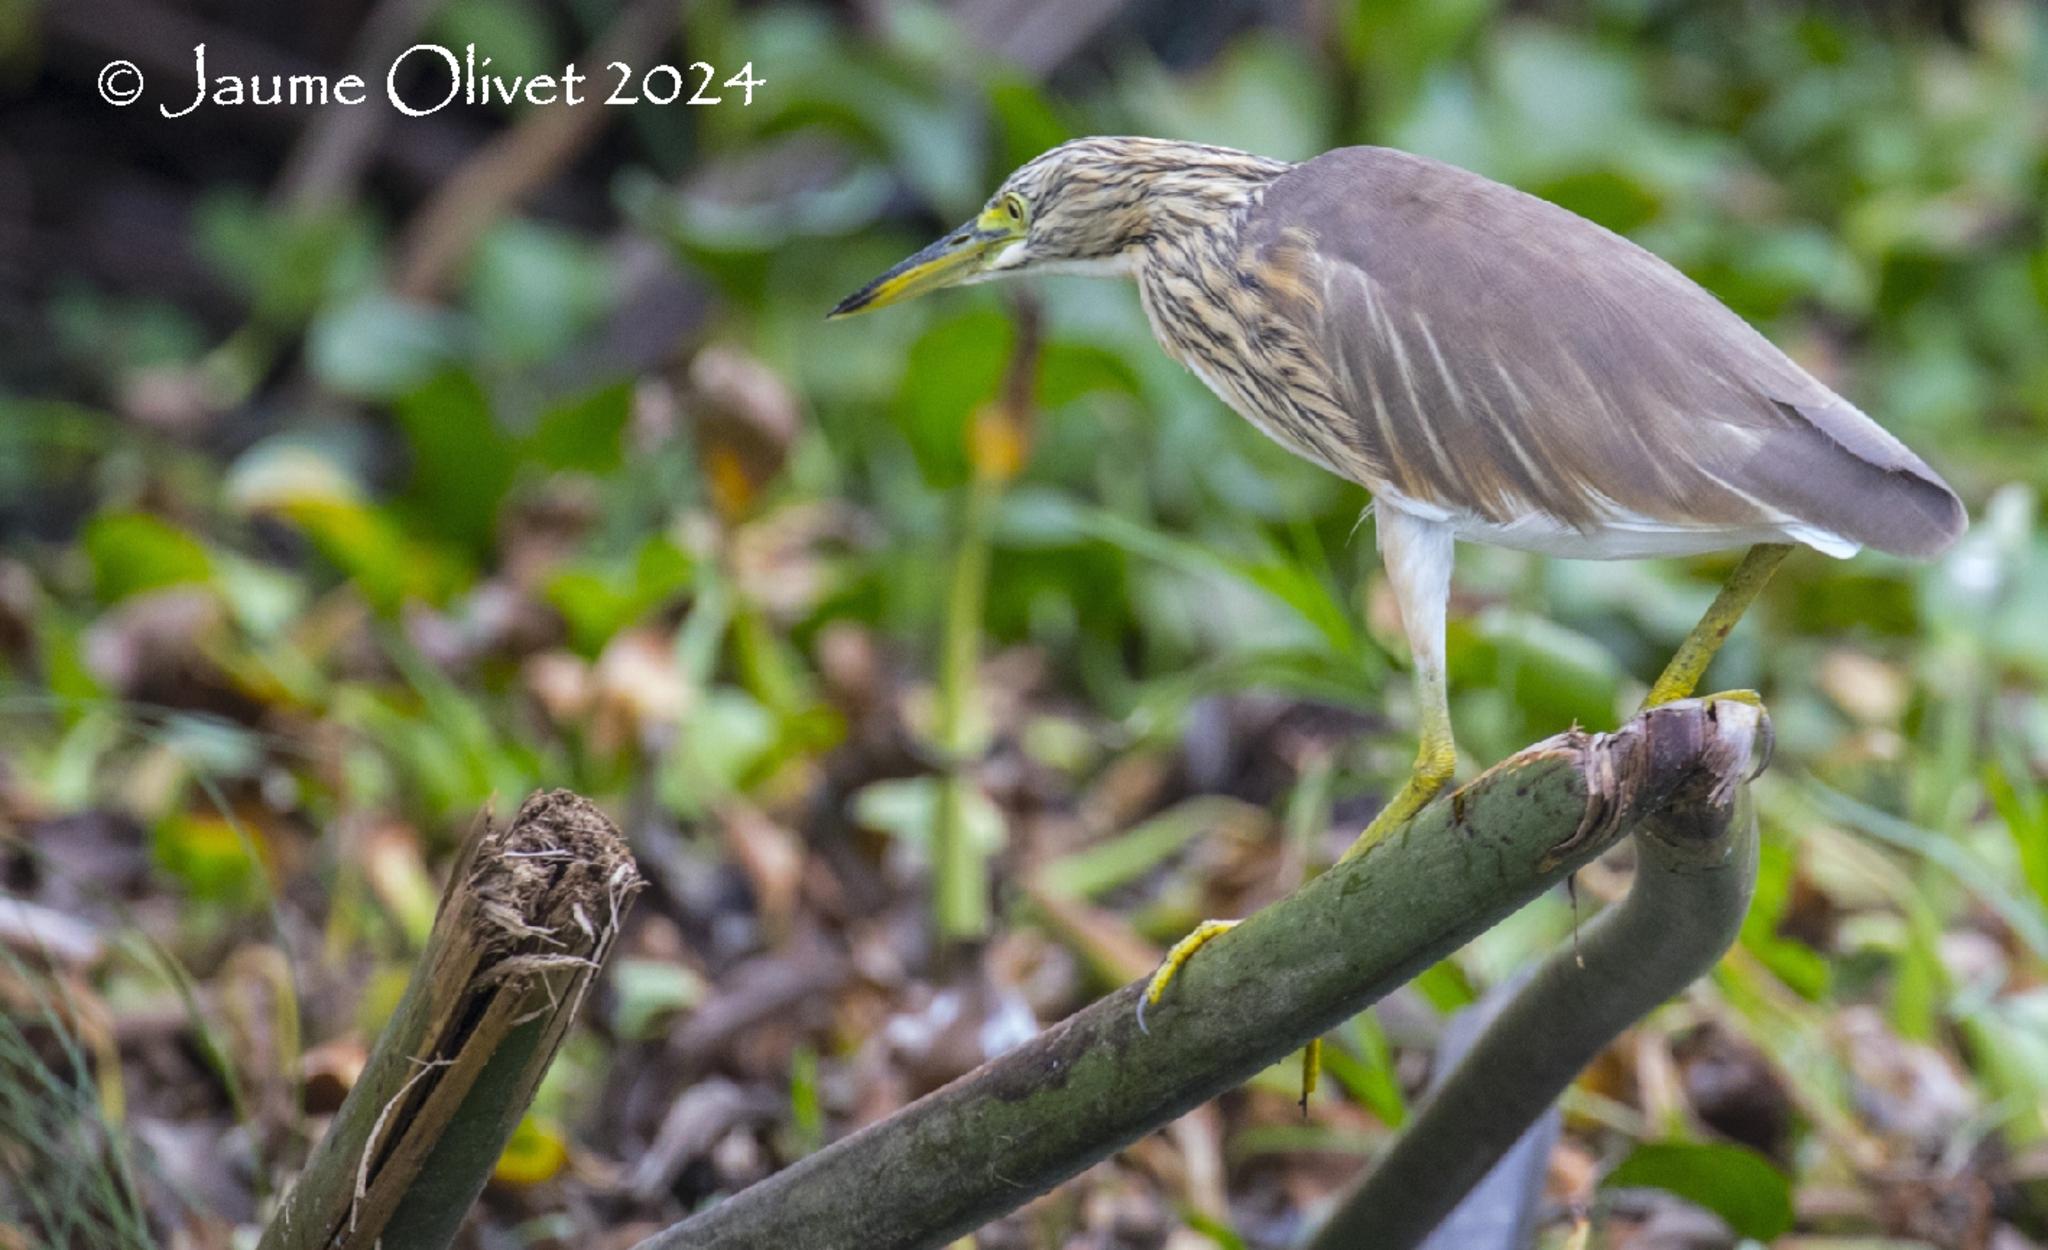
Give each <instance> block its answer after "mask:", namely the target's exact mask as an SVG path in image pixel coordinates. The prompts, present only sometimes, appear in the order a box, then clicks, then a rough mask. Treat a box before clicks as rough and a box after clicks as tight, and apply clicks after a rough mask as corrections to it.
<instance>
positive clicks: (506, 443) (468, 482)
mask: <svg viewBox="0 0 2048 1250" xmlns="http://www.w3.org/2000/svg"><path fill="white" fill-rule="evenodd" d="M397 411H398V421H399V425H400V426H402V427H403V428H404V430H405V439H406V443H407V445H408V446H409V447H410V449H411V451H412V480H411V484H410V490H409V492H408V493H409V496H410V502H411V504H412V507H413V510H414V511H415V512H416V513H417V514H418V517H419V519H420V520H422V521H425V522H426V523H427V524H428V526H429V527H430V528H431V529H432V530H434V531H435V532H436V533H438V534H440V535H441V536H443V537H445V538H448V539H451V540H452V541H454V542H457V543H460V544H462V545H464V546H466V547H468V548H469V549H470V551H471V553H472V554H474V555H478V556H481V555H482V554H483V553H484V552H486V551H487V550H488V549H489V547H490V542H491V533H492V531H493V530H494V529H495V528H496V526H497V520H498V505H499V504H500V503H502V502H503V501H504V498H505V492H506V491H507V490H508V489H510V487H511V485H512V474H513V470H514V469H515V468H516V467H517V465H518V455H519V453H518V450H517V448H516V447H515V446H514V444H513V442H512V440H511V439H510V438H509V437H508V436H507V435H506V434H505V432H504V431H502V430H500V429H499V428H498V423H497V421H496V420H495V419H494V418H493V417H492V416H491V405H490V401H489V400H488V399H487V398H485V396H484V392H483V388H482V387H480V386H478V385H477V383H476V381H475V380H474V379H473V378H470V377H469V376H468V375H466V374H460V373H445V374H442V375H441V376H440V377H438V378H435V379H434V380H433V381H432V382H429V383H427V384H426V385H425V386H423V387H421V388H419V389H418V390H416V391H414V392H413V393H412V394H410V395H408V396H406V397H405V399H404V400H402V401H400V403H399V405H398V409H397Z"/></svg>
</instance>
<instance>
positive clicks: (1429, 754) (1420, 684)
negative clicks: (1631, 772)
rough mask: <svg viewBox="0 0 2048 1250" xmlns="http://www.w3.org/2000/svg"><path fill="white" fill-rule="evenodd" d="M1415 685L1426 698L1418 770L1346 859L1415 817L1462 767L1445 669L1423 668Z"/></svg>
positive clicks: (1373, 844) (1382, 811)
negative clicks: (1454, 734)
mask: <svg viewBox="0 0 2048 1250" xmlns="http://www.w3.org/2000/svg"><path fill="white" fill-rule="evenodd" d="M1415 689H1416V693H1417V695H1419V696H1420V697H1421V699H1422V749H1421V750H1419V751H1417V752H1416V754H1415V771H1414V772H1412V773H1409V774H1408V780H1407V781H1406V782H1404V783H1402V786H1401V788H1400V789H1399V790H1397V791H1395V793H1394V797H1393V798H1391V799H1389V800H1387V805H1386V806H1385V807H1382V808H1381V809H1380V810H1379V814H1378V815H1377V816H1374V817H1373V818H1372V823H1371V824H1369V825H1367V826H1366V827H1365V832H1364V833H1361V834H1359V835H1358V838H1357V840H1356V841H1354V842H1353V843H1352V844H1351V846H1350V849H1348V850H1346V851H1345V852H1344V855H1343V858H1342V859H1340V860H1338V861H1337V862H1339V863H1344V862H1346V861H1348V860H1352V859H1356V858H1357V857H1358V856H1360V855H1363V854H1365V853H1366V852H1367V851H1369V850H1371V849H1372V848H1373V847H1375V846H1378V845H1379V844H1380V842H1381V841H1383V840H1384V839H1385V838H1386V836H1387V835H1388V834H1390V833H1392V832H1393V831H1394V830H1396V829H1399V828H1400V827H1401V826H1403V825H1405V824H1407V823H1408V822H1409V821H1411V820H1413V819H1414V818H1415V816H1416V815H1417V813H1419V812H1421V811H1422V809H1423V808H1425V807H1428V806H1429V801H1430V800H1431V799H1433V798H1435V797H1436V796H1437V793H1438V792H1439V791H1441V790H1442V789H1443V788H1444V785H1445V783H1447V782H1449V781H1450V779H1451V774H1452V773H1453V772H1455V771H1456V770H1457V767H1458V747H1457V743H1456V742H1455V741H1453V740H1452V738H1451V708H1450V703H1449V695H1448V694H1447V693H1446V692H1445V690H1444V675H1443V671H1442V670H1441V669H1423V670H1420V671H1418V672H1417V673H1416V675H1415Z"/></svg>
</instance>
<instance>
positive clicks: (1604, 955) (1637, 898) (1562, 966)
mask: <svg viewBox="0 0 2048 1250" xmlns="http://www.w3.org/2000/svg"><path fill="white" fill-rule="evenodd" d="M1712 706H1713V707H1714V708H1716V709H1717V710H1718V711H1719V713H1720V714H1721V716H1722V718H1723V725H1724V727H1727V726H1730V725H1732V724H1734V723H1735V722H1737V721H1738V720H1739V721H1740V722H1741V726H1742V727H1741V728H1740V729H1739V730H1737V731H1736V732H1737V735H1738V736H1743V737H1746V736H1747V735H1748V734H1749V733H1750V732H1752V730H1753V728H1754V726H1755V725H1756V723H1757V717H1758V715H1759V713H1758V712H1757V711H1756V710H1755V709H1753V708H1749V707H1748V706H1747V705H1744V704H1739V703H1718V704H1714V705H1712ZM1747 754H1748V753H1747V751H1746V750H1745V751H1744V752H1743V758H1744V759H1746V758H1747ZM1727 791H1728V792H1727V794H1725V795H1721V794H1704V795H1702V796H1701V798H1700V801H1698V802H1691V803H1674V804H1670V805H1667V806H1665V807H1664V808H1662V809H1661V810H1659V811H1656V812H1653V813H1650V814H1648V815H1646V816H1645V818H1644V819H1643V820H1642V822H1641V823H1640V824H1639V825H1638V826H1637V827H1636V830H1635V851H1636V876H1635V883H1634V884H1633V885H1632V886H1630V887H1629V892H1628V897H1627V899H1625V900H1624V901H1623V902H1622V903H1621V904H1619V905H1618V906H1616V907H1613V908H1611V909H1609V910H1608V911H1606V912H1603V913H1601V915H1600V916H1599V917H1598V918H1597V919H1595V920H1594V921H1593V923H1592V924H1590V925H1588V926H1587V927H1586V932H1585V935H1584V937H1583V939H1582V940H1581V941H1580V942H1578V943H1577V944H1576V948H1575V949H1574V948H1567V949H1564V950H1560V951H1557V952H1556V953H1554V954H1553V955H1551V957H1550V958H1549V959H1548V960H1546V961H1545V962H1544V964H1543V966H1542V967H1541V968H1540V969H1538V970H1537V972H1536V974H1535V976H1533V977H1532V978H1530V980H1529V982H1528V984H1526V985H1524V986H1523V987H1522V988H1521V990H1520V991H1518V992H1517V993H1516V994H1515V996H1514V998H1513V1000H1511V1001H1510V1002H1509V1003H1508V1004H1507V1005H1506V1006H1505V1007H1504V1008H1502V1010H1501V1012H1500V1014H1499V1015H1498V1016H1496V1017H1495V1018H1494V1019H1493V1021H1492V1022H1491V1023H1489V1024H1488V1025H1487V1026H1486V1031H1485V1033H1484V1034H1482V1035H1481V1036H1480V1038H1479V1040H1478V1042H1477V1043H1475V1044H1474V1045H1473V1047H1472V1049H1471V1050H1469V1051H1467V1052H1466V1053H1465V1055H1464V1057H1463V1058H1462V1059H1460V1060H1459V1061H1458V1065H1457V1067H1456V1068H1455V1069H1453V1070H1452V1072H1451V1073H1450V1075H1449V1076H1448V1077H1447V1078H1446V1079H1445V1080H1444V1081H1443V1083H1442V1084H1441V1085H1440V1086H1439V1087H1438V1088H1437V1089H1436V1091H1435V1092H1434V1093H1433V1094H1432V1095H1431V1096H1430V1098H1429V1101H1428V1102H1426V1103H1425V1104H1424V1105H1423V1107H1422V1109H1421V1110H1420V1111H1419V1112H1418V1113H1417V1114H1416V1116H1415V1118H1414V1119H1413V1120H1411V1121H1410V1122H1409V1123H1408V1126H1407V1128H1406V1129H1405V1130H1404V1131H1403V1133H1402V1135H1401V1138H1400V1140H1399V1141H1397V1142H1395V1143H1394V1148H1393V1149H1392V1150H1391V1151H1389V1152H1388V1154H1387V1155H1386V1157H1385V1158H1383V1159H1381V1160H1380V1162H1379V1164H1378V1166H1376V1167H1374V1168H1373V1169H1372V1171H1371V1172H1369V1173H1368V1174H1367V1175H1366V1176H1365V1178H1364V1180H1363V1181H1362V1182H1361V1183H1360V1184H1359V1185H1358V1187H1357V1188H1356V1189H1354V1190H1353V1191H1352V1193H1351V1194H1350V1195H1349V1196H1348V1197H1346V1198H1345V1199H1344V1200H1343V1201H1342V1202H1341V1203H1339V1204H1338V1209H1337V1211H1336V1213H1335V1214H1334V1215H1332V1216H1331V1217H1330V1219H1329V1222H1328V1223H1326V1224H1325V1225H1324V1226H1323V1228H1322V1230H1321V1231H1320V1232H1319V1233H1318V1234H1317V1235H1316V1238H1315V1240H1314V1241H1313V1242H1312V1243H1311V1244H1310V1250H1351V1248H1352V1247H1357V1246H1373V1247H1376V1248H1378V1250H1404V1248H1405V1247H1409V1246H1414V1245H1418V1244H1420V1243H1421V1242H1422V1240H1423V1239H1424V1238H1426V1237H1427V1236H1429V1234H1430V1232H1431V1230H1433V1229H1434V1228H1436V1226H1437V1225H1438V1224H1439V1223H1441V1222H1442V1221H1443V1219H1444V1218H1445V1217H1446V1216H1448V1215H1449V1214H1450V1213H1451V1210H1452V1209H1453V1208H1454V1207H1456V1206H1457V1205H1458V1202H1459V1200H1460V1199H1461V1198H1463V1197H1464V1195H1465V1194H1466V1193H1468V1192H1469V1191H1470V1190H1471V1189H1472V1187H1473V1186H1475V1185H1477V1184H1478V1183H1479V1181H1480V1179H1481V1178H1482V1177H1484V1176H1485V1175H1486V1172H1487V1170H1488V1169H1489V1168H1491V1167H1492V1166H1493V1165H1494V1163H1495V1162H1496V1161H1498V1160H1499V1159H1500V1157H1501V1156H1502V1155H1503V1154H1505V1153H1507V1151H1508V1149H1509V1148H1510V1147H1511V1146H1513V1145H1514V1144H1515V1141H1516V1139H1517V1138H1519V1137H1520V1136H1521V1135H1522V1133H1523V1131H1524V1130H1526V1129H1527V1128H1528V1127H1529V1125H1531V1124H1532V1123H1534V1122H1535V1120H1536V1117H1537V1116H1539V1115H1541V1114H1543V1110H1544V1108H1546V1107H1548V1106H1549V1105H1550V1104H1551V1101H1552V1100H1553V1099H1555V1098H1556V1097H1557V1096H1558V1094H1560V1093H1562V1092H1563V1091H1564V1088H1565V1086H1567V1085H1569V1084H1571V1082H1572V1081H1573V1079H1574V1078H1576V1077H1577V1076H1578V1074H1579V1073H1580V1072H1583V1071H1584V1070H1585V1068H1586V1065H1587V1064H1589V1063H1591V1062H1592V1061H1593V1059H1594V1057H1595V1056H1596V1055H1598V1054H1599V1053H1600V1051H1601V1050H1603V1049H1604V1048H1605V1047H1606V1046H1607V1044H1608V1043H1609V1042H1611V1041H1613V1040H1614V1039H1615V1037H1617V1036H1619V1035H1620V1033H1621V1031H1622V1030H1623V1029H1626V1028H1627V1027H1628V1026H1629V1025H1631V1024H1633V1023H1635V1022H1636V1021H1637V1020H1638V1019H1640V1018H1641V1017H1642V1016H1644V1015H1645V1014H1647V1013H1648V1012H1649V1011H1651V1010H1652V1009H1653V1008H1655V1007H1656V1006H1657V1005H1658V1004H1660V1003H1662V1002H1664V1001H1665V1000H1667V999H1669V998H1671V997H1672V996H1673V995H1675V994H1677V993H1679V992H1680V991H1681V990H1683V989H1684V988H1685V987H1686V986H1688V985H1690V984H1692V982H1693V980H1694V979H1695V978H1697V977H1699V976H1700V975H1702V974H1703V973H1705V972H1706V971H1707V970H1708V969H1710V968H1712V967H1713V966H1714V963H1715V961H1716V960H1718V959H1720V957H1721V952H1723V951H1725V950H1727V949H1728V945H1729V943H1731V942H1733V941H1734V940H1735V935H1736V933H1737V932H1738V931H1739V930H1740V929H1741V928H1742V918H1743V916H1744V914H1745V913H1747V912H1748V910H1749V899H1750V894H1751V893H1752V892H1753V891H1754V890H1755V888H1756V863H1757V859H1756V857H1757V842H1756V814H1755V812H1754V811H1753V810H1751V809H1750V804H1749V803H1748V802H1747V798H1746V795H1747V791H1746V790H1743V791H1740V793H1741V794H1742V795H1743V796H1745V797H1744V801H1743V802H1741V803H1740V804H1739V805H1738V804H1737V803H1736V802H1735V801H1734V798H1735V794H1736V792H1737V787H1735V786H1732V785H1731V786H1729V787H1727ZM1738 807H1739V808H1740V810H1739V811H1738V810H1737V809H1738Z"/></svg>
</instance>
